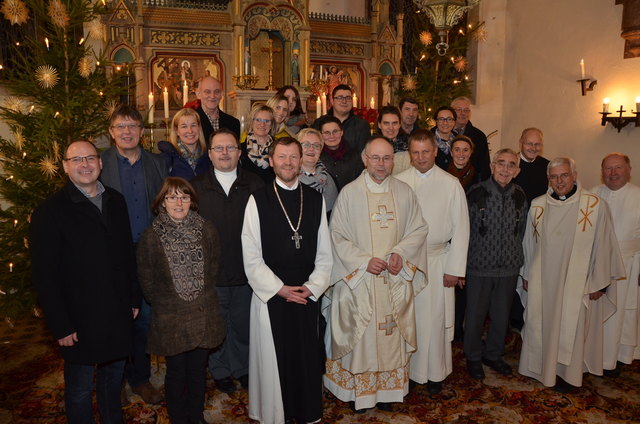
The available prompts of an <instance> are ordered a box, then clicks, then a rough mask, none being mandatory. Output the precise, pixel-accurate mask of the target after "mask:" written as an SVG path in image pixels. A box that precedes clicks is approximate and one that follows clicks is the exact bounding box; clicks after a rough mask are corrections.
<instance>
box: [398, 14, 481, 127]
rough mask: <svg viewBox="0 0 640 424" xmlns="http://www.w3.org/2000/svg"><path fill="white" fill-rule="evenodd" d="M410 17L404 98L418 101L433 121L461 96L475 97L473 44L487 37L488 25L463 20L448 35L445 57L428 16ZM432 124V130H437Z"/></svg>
mask: <svg viewBox="0 0 640 424" xmlns="http://www.w3.org/2000/svg"><path fill="white" fill-rule="evenodd" d="M412 7H413V8H414V10H412V13H411V14H410V16H411V17H412V18H411V19H412V21H411V22H410V23H409V28H410V29H411V30H410V31H405V35H406V36H407V37H406V38H405V47H404V51H405V52H407V56H405V58H404V60H403V70H404V72H405V75H404V77H403V78H402V84H401V85H402V87H401V90H400V93H399V94H400V97H403V96H410V97H413V98H415V99H416V100H418V103H419V104H420V106H421V108H422V109H421V110H420V115H421V116H422V117H427V118H428V119H426V120H427V123H429V122H428V121H429V117H430V116H431V115H432V112H433V111H435V110H436V109H437V108H439V107H440V106H448V105H449V104H450V103H451V101H452V100H453V99H454V98H456V97H459V96H470V95H471V84H472V81H471V78H470V77H469V71H470V69H469V61H468V59H467V57H466V56H467V53H468V47H469V44H470V42H471V41H472V40H473V39H475V40H478V41H482V40H484V39H485V37H486V33H485V29H484V23H482V22H481V23H476V24H467V23H466V20H465V19H463V20H462V22H461V23H460V24H458V25H455V26H453V27H452V28H451V29H450V30H449V31H448V33H447V34H446V38H445V41H446V42H447V44H448V48H447V49H446V53H444V54H441V53H443V51H442V46H439V45H438V43H439V41H441V40H440V39H439V38H438V37H439V36H438V34H437V32H436V31H435V30H434V28H433V25H432V24H431V23H430V22H429V19H428V18H427V16H426V15H425V13H421V11H420V10H419V9H417V10H416V9H415V5H413V6H412ZM433 124H434V123H431V124H430V126H433Z"/></svg>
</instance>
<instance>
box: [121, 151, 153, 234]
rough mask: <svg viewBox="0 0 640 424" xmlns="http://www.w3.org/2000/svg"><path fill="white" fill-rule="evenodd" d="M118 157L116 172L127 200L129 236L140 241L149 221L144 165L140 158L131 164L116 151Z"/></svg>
mask: <svg viewBox="0 0 640 424" xmlns="http://www.w3.org/2000/svg"><path fill="white" fill-rule="evenodd" d="M116 157H117V158H118V174H119V175H120V187H122V195H123V196H124V200H125V201H126V202H127V209H128V210H129V222H130V224H131V237H132V238H133V242H134V243H137V242H138V241H140V237H141V236H142V233H143V232H144V230H146V229H147V227H148V226H149V225H151V222H150V220H149V199H147V189H146V187H147V185H146V183H145V179H144V166H143V165H142V158H139V159H138V160H137V161H136V162H135V163H134V164H133V165H132V164H131V162H129V159H127V158H126V157H124V156H122V155H120V153H119V152H118V151H116Z"/></svg>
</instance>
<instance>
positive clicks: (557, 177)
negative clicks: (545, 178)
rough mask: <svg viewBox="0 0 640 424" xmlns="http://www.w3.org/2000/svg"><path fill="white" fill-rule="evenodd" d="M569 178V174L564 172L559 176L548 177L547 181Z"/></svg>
mask: <svg viewBox="0 0 640 424" xmlns="http://www.w3.org/2000/svg"><path fill="white" fill-rule="evenodd" d="M570 176H571V174H569V173H568V172H565V173H563V174H560V175H549V181H556V180H566V179H567V178H569V177H570Z"/></svg>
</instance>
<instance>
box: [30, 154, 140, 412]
mask: <svg viewBox="0 0 640 424" xmlns="http://www.w3.org/2000/svg"><path fill="white" fill-rule="evenodd" d="M62 166H63V168H64V172H65V173H66V174H67V176H68V178H69V179H68V181H67V183H66V185H65V186H64V187H63V188H62V189H61V190H60V191H59V192H58V193H56V194H54V195H53V196H52V197H50V198H49V199H47V200H46V201H45V202H44V203H43V204H42V205H40V206H39V207H38V208H37V209H36V210H35V212H34V213H33V215H32V216H31V225H30V249H31V258H32V277H33V283H34V285H35V288H36V291H37V293H38V299H39V304H40V306H42V308H43V310H44V315H45V318H46V320H47V325H48V327H49V329H50V330H51V333H52V334H53V336H54V338H55V339H56V340H57V341H58V345H59V346H60V354H61V355H62V357H63V358H64V384H65V389H64V392H65V393H64V398H65V412H66V415H67V419H68V422H69V423H71V424H73V423H88V422H93V408H92V400H91V399H92V392H93V390H94V389H95V391H96V399H97V403H98V410H99V412H100V418H101V420H102V422H104V423H122V422H124V421H123V414H122V405H121V402H120V391H121V386H122V376H123V372H124V365H125V359H126V357H127V356H128V355H129V353H130V352H131V347H132V330H133V320H134V318H135V317H136V315H137V313H138V310H139V307H140V288H139V286H138V280H137V273H136V264H135V254H134V251H133V244H132V242H131V230H130V228H129V217H128V215H127V207H126V204H125V200H124V198H123V197H122V195H121V194H120V193H118V192H117V191H116V190H113V189H112V188H110V187H105V186H103V185H102V184H101V183H100V182H99V181H98V176H99V175H100V169H101V167H102V162H101V160H100V157H99V156H98V152H97V150H96V148H95V146H94V145H93V144H92V143H90V142H88V141H76V142H73V143H71V144H70V145H69V147H68V148H67V149H66V151H65V153H64V159H63V162H62ZM94 374H95V383H94Z"/></svg>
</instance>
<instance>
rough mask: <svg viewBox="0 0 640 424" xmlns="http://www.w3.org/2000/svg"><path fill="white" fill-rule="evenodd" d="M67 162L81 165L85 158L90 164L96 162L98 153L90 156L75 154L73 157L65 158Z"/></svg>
mask: <svg viewBox="0 0 640 424" xmlns="http://www.w3.org/2000/svg"><path fill="white" fill-rule="evenodd" d="M63 160H64V161H66V162H71V163H72V164H74V165H80V164H81V163H82V162H84V161H85V160H86V161H87V163H88V164H94V163H96V161H97V160H98V155H88V156H74V157H72V158H66V159H63Z"/></svg>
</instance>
